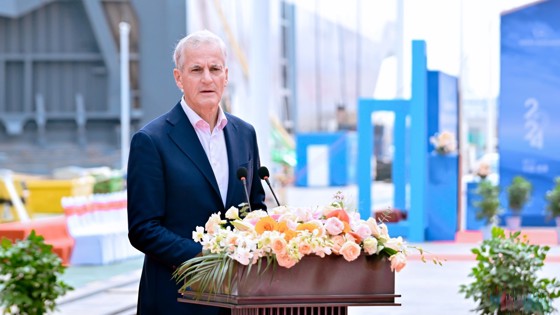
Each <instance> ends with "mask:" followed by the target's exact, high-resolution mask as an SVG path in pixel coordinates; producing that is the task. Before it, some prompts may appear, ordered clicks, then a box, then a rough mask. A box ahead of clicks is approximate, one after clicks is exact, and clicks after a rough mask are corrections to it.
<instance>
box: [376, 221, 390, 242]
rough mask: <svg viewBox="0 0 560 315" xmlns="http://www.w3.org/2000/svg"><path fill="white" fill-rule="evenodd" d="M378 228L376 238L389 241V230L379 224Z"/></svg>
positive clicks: (382, 224)
mask: <svg viewBox="0 0 560 315" xmlns="http://www.w3.org/2000/svg"><path fill="white" fill-rule="evenodd" d="M378 227H379V237H378V238H383V239H389V229H388V228H387V225H385V223H381V224H379V225H378Z"/></svg>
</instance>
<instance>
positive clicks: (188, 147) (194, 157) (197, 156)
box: [167, 103, 231, 204]
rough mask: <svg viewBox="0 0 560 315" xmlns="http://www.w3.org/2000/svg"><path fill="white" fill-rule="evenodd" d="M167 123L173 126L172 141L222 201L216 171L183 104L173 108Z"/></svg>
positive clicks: (171, 129) (170, 131)
mask: <svg viewBox="0 0 560 315" xmlns="http://www.w3.org/2000/svg"><path fill="white" fill-rule="evenodd" d="M167 121H169V123H171V125H172V127H171V128H170V129H169V137H170V138H171V141H173V142H174V143H175V144H176V145H177V146H178V147H179V149H181V151H182V152H183V153H185V155H186V156H187V157H188V158H189V159H191V161H192V162H193V164H194V165H195V166H196V167H197V168H198V169H199V170H200V172H201V173H202V174H203V175H204V177H205V178H206V180H207V181H208V182H209V183H210V185H211V186H212V188H213V190H214V192H215V194H216V196H215V197H217V198H219V199H220V200H221V199H222V198H221V197H220V189H219V188H218V182H217V181H216V177H215V176H214V171H212V166H210V162H209V161H208V157H207V156H206V153H205V152H204V148H202V145H201V144H200V140H199V139H198V136H197V135H196V132H195V131H194V127H193V126H192V125H191V123H190V122H189V119H188V118H187V115H186V114H185V112H184V111H183V108H182V107H181V103H178V104H177V105H175V107H173V109H172V110H171V111H170V112H169V116H168V118H167ZM228 154H229V152H228ZM230 156H231V155H230ZM230 165H231V164H230ZM230 181H231V179H230ZM220 204H221V202H220Z"/></svg>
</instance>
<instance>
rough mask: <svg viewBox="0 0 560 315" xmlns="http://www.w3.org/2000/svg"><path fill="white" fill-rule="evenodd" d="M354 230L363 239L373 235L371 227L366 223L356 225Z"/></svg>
mask: <svg viewBox="0 0 560 315" xmlns="http://www.w3.org/2000/svg"><path fill="white" fill-rule="evenodd" d="M354 232H355V233H356V234H358V235H359V236H360V238H361V239H365V238H367V237H368V236H370V235H371V229H370V227H369V226H368V225H367V224H366V223H361V224H359V225H358V226H356V227H354Z"/></svg>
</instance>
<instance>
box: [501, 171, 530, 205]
mask: <svg viewBox="0 0 560 315" xmlns="http://www.w3.org/2000/svg"><path fill="white" fill-rule="evenodd" d="M506 191H507V197H508V207H509V208H510V210H511V212H512V213H514V214H519V213H520V212H521V210H522V209H523V206H525V204H526V203H527V201H529V197H531V192H532V191H533V185H532V184H531V182H529V181H528V180H526V179H525V178H524V177H522V176H515V177H514V178H513V180H512V181H511V184H510V185H509V186H508V187H507V190H506Z"/></svg>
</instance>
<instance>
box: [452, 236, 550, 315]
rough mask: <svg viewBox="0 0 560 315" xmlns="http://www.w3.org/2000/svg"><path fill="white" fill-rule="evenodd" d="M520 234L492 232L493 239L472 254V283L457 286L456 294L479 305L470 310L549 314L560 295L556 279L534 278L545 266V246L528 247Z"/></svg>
mask: <svg viewBox="0 0 560 315" xmlns="http://www.w3.org/2000/svg"><path fill="white" fill-rule="evenodd" d="M520 234H521V232H519V231H517V232H515V233H509V235H507V236H506V233H505V232H504V230H503V229H502V228H499V227H494V228H493V229H492V238H491V239H488V240H484V241H483V242H482V244H481V245H480V247H478V248H473V249H472V250H471V251H472V253H473V254H475V255H476V260H477V264H476V266H475V267H473V268H472V269H471V273H470V274H469V277H472V278H474V281H473V282H471V283H469V284H462V285H460V288H459V292H460V293H464V294H465V297H466V298H472V299H473V300H474V301H475V302H477V303H478V305H477V307H476V309H474V310H473V311H477V312H480V313H481V314H550V313H553V312H554V311H555V308H554V307H553V305H552V302H553V300H554V299H556V298H558V297H559V296H560V282H559V281H557V280H556V279H555V278H553V279H548V278H540V279H539V278H537V274H538V273H539V271H540V269H541V268H542V267H543V266H544V261H545V259H546V254H547V252H548V250H549V249H550V248H549V247H548V246H540V245H532V244H529V242H528V239H527V238H526V237H520Z"/></svg>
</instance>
